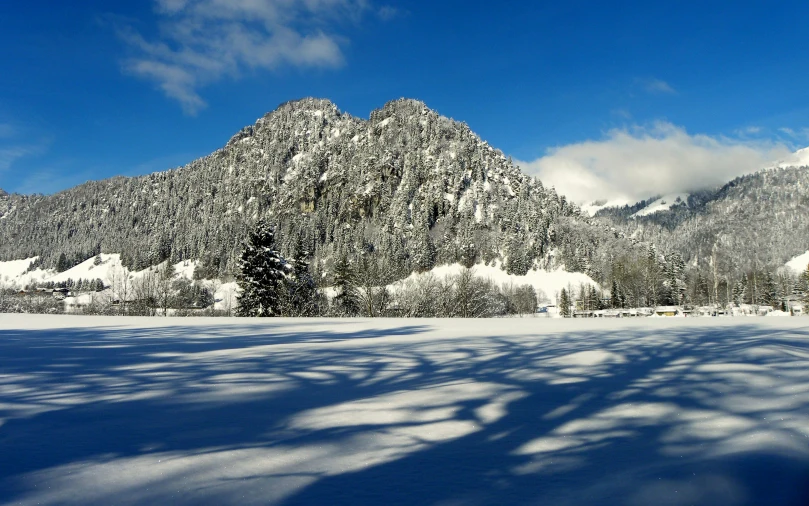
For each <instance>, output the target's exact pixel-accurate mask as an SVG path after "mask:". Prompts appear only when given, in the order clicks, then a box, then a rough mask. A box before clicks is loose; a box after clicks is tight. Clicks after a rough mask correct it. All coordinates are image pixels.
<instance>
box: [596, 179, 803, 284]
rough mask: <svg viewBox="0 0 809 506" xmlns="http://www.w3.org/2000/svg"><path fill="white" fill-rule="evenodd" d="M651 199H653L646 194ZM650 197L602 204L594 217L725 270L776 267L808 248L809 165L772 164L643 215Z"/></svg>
mask: <svg viewBox="0 0 809 506" xmlns="http://www.w3.org/2000/svg"><path fill="white" fill-rule="evenodd" d="M651 200H654V199H650V201H651ZM648 202H649V201H644V202H640V203H638V204H636V205H634V206H625V207H622V208H611V209H603V210H601V211H599V212H598V213H596V217H597V218H598V219H601V220H604V221H606V222H607V223H609V224H610V225H611V226H614V227H617V228H619V229H621V230H622V231H623V232H624V233H625V234H627V235H631V236H633V237H635V238H637V239H639V240H643V241H649V242H652V243H655V244H658V245H662V246H664V247H665V249H666V250H667V251H672V252H677V253H678V254H680V255H681V256H682V257H683V259H684V260H685V261H686V262H687V263H689V264H692V265H696V266H700V267H702V268H705V269H712V268H713V264H714V263H716V264H718V265H717V269H719V270H722V271H723V272H725V271H726V272H728V273H730V272H734V271H735V272H744V271H750V270H760V269H776V268H777V267H779V266H782V265H784V263H785V262H786V261H788V260H789V259H790V258H792V257H794V256H795V255H798V254H800V253H803V252H804V251H806V250H807V249H809V167H807V166H802V167H772V168H768V169H764V170H761V171H759V172H756V173H754V174H750V175H746V176H741V177H739V178H736V179H734V180H733V181H730V182H729V183H727V184H725V185H724V186H722V187H721V188H718V189H715V190H707V191H702V192H698V193H694V194H691V195H690V196H689V197H688V199H687V201H684V202H682V203H679V204H677V205H673V206H671V208H670V209H668V210H664V211H659V212H656V213H653V214H648V215H645V216H632V215H633V214H634V213H635V212H636V211H637V210H638V209H641V208H643V207H644V206H645V205H647V204H648Z"/></svg>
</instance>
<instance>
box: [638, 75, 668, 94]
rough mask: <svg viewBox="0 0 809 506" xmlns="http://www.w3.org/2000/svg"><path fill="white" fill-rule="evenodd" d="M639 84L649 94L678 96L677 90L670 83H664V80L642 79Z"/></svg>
mask: <svg viewBox="0 0 809 506" xmlns="http://www.w3.org/2000/svg"><path fill="white" fill-rule="evenodd" d="M639 82H640V84H641V86H643V89H644V90H646V92H647V93H652V94H669V95H675V94H677V90H675V89H674V88H673V87H672V86H671V85H670V84H669V83H667V82H666V81H663V80H662V79H656V78H649V79H640V80H639Z"/></svg>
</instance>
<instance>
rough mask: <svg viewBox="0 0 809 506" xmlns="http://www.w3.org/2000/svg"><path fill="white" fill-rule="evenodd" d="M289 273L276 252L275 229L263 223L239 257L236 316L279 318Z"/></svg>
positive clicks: (259, 224) (282, 258) (284, 261)
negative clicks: (281, 288) (238, 289)
mask: <svg viewBox="0 0 809 506" xmlns="http://www.w3.org/2000/svg"><path fill="white" fill-rule="evenodd" d="M287 270H288V268H287V263H286V260H284V257H282V256H281V254H280V253H279V252H278V251H277V250H276V249H275V231H274V229H273V228H272V227H271V226H270V225H269V224H268V223H267V222H266V221H263V220H262V221H260V222H259V223H258V225H257V226H256V229H255V230H254V231H252V232H251V233H250V238H249V240H248V242H247V244H246V245H245V247H244V250H243V251H242V254H241V257H240V258H239V272H238V273H237V275H236V282H237V283H238V285H239V288H241V293H240V294H239V296H238V302H239V306H238V309H237V315H239V316H279V309H280V308H279V306H280V296H279V288H280V287H281V286H282V284H283V281H284V278H285V277H286V274H287Z"/></svg>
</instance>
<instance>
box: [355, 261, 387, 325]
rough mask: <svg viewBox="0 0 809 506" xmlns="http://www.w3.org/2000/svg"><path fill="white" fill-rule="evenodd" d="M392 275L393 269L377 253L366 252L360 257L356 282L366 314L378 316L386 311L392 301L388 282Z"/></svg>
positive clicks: (358, 296)
mask: <svg viewBox="0 0 809 506" xmlns="http://www.w3.org/2000/svg"><path fill="white" fill-rule="evenodd" d="M392 277H393V270H392V269H391V268H390V266H389V265H388V264H387V263H386V262H384V261H383V260H382V259H381V258H380V257H379V256H377V255H376V254H374V253H372V252H366V253H364V254H363V255H362V256H361V257H360V258H359V260H358V261H357V265H356V268H355V270H354V283H355V285H356V287H357V288H358V290H357V298H358V299H359V303H360V307H362V310H363V311H364V312H365V316H368V317H376V316H381V315H382V314H383V313H384V312H385V310H386V308H387V306H388V304H389V302H390V292H389V291H388V288H387V284H388V283H389V282H390V281H392V279H391V278H392Z"/></svg>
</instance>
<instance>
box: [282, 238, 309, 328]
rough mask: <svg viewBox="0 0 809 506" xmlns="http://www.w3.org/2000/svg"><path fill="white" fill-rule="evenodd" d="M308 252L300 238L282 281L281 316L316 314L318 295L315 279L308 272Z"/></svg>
mask: <svg viewBox="0 0 809 506" xmlns="http://www.w3.org/2000/svg"><path fill="white" fill-rule="evenodd" d="M308 256H309V252H308V251H307V250H306V249H305V248H304V246H303V240H302V238H300V237H299V238H298V241H297V243H296V244H295V252H294V255H293V257H292V260H291V261H290V262H289V263H290V264H291V266H292V272H291V273H290V274H289V275H287V277H286V278H285V279H284V282H283V290H282V291H281V293H282V294H283V301H282V313H283V316H316V315H317V314H318V297H317V287H316V286H315V281H314V280H313V279H312V274H311V273H310V272H309V262H308V261H307V257H308Z"/></svg>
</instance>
